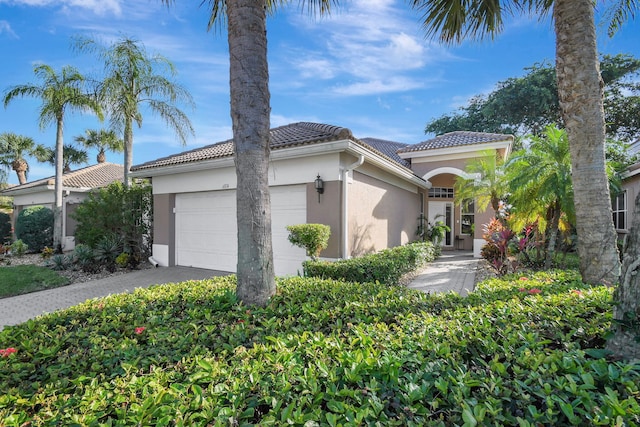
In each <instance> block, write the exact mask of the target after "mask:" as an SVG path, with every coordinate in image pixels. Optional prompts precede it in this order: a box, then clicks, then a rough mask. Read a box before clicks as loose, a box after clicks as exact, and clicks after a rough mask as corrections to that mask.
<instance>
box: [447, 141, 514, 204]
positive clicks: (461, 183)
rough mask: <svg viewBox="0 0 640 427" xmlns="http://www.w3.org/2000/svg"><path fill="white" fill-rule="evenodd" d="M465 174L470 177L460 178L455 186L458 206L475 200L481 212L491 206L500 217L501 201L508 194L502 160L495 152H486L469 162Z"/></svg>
mask: <svg viewBox="0 0 640 427" xmlns="http://www.w3.org/2000/svg"><path fill="white" fill-rule="evenodd" d="M465 173H467V175H468V176H470V177H469V178H466V177H458V178H457V179H456V182H455V184H454V194H455V201H456V204H460V203H464V202H465V201H466V200H475V206H476V207H477V209H478V210H479V211H480V212H482V211H484V210H485V209H486V208H487V207H488V206H489V205H490V206H491V208H492V209H493V211H494V212H495V213H496V215H498V211H499V205H500V200H504V197H505V195H506V194H507V193H508V189H507V179H506V176H505V174H504V161H503V160H502V158H501V157H499V156H498V154H497V153H496V152H495V151H493V150H487V151H484V152H482V153H481V154H480V155H479V156H478V157H476V158H474V159H472V160H471V161H469V163H468V164H467V166H466V167H465Z"/></svg>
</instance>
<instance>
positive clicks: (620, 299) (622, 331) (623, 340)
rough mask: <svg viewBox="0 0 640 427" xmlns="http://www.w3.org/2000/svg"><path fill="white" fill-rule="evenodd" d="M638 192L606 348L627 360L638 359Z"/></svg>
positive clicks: (639, 312)
mask: <svg viewBox="0 0 640 427" xmlns="http://www.w3.org/2000/svg"><path fill="white" fill-rule="evenodd" d="M639 272H640V194H639V195H638V196H637V197H636V202H635V210H634V214H633V223H632V225H631V233H630V234H629V237H628V240H627V248H626V250H625V251H624V259H623V261H622V277H621V280H620V282H621V283H620V285H618V288H617V289H616V292H615V296H614V300H615V301H616V303H617V304H616V305H615V306H614V309H613V319H614V323H613V331H614V336H613V338H611V339H610V340H609V341H608V342H607V349H608V350H611V351H612V352H613V354H614V355H616V356H617V357H620V358H622V359H624V360H628V361H640V342H639V341H638V338H639V337H640V274H638V273H639Z"/></svg>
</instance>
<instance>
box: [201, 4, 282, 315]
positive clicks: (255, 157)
mask: <svg viewBox="0 0 640 427" xmlns="http://www.w3.org/2000/svg"><path fill="white" fill-rule="evenodd" d="M226 5H227V18H228V24H227V27H228V42H229V56H230V89H231V120H232V123H233V142H234V147H235V166H236V176H237V182H238V183H237V195H236V201H237V223H238V271H237V276H238V287H237V291H236V292H237V296H238V298H239V299H240V300H241V301H242V302H243V303H245V304H247V305H260V306H264V305H266V304H267V302H268V301H269V298H270V297H271V296H272V295H273V294H275V290H276V285H275V278H274V270H273V249H272V244H271V201H270V195H269V181H268V169H269V151H270V149H269V127H270V125H269V120H270V117H269V115H270V112H271V107H270V105H269V102H270V96H269V69H268V64H267V32H266V5H265V2H264V1H257V0H227V2H226ZM212 220H214V219H213V218H212Z"/></svg>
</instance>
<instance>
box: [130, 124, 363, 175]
mask: <svg viewBox="0 0 640 427" xmlns="http://www.w3.org/2000/svg"><path fill="white" fill-rule="evenodd" d="M344 139H351V140H354V141H355V138H354V137H353V134H352V133H351V131H350V130H349V129H347V128H343V127H338V126H332V125H326V124H320V123H307V122H299V123H292V124H290V125H286V126H280V127H277V128H273V129H271V149H272V150H275V149H279V148H286V147H295V146H301V145H308V144H316V143H319V142H328V141H340V140H344ZM232 155H233V140H227V141H222V142H218V143H216V144H212V145H206V146H204V147H200V148H196V149H194V150H189V151H184V152H182V153H178V154H173V155H171V156H167V157H162V158H160V159H156V160H152V161H150V162H146V163H142V164H140V165H135V166H133V167H132V168H131V170H132V171H139V170H145V169H152V168H157V167H162V166H173V165H181V164H186V163H193V162H198V161H202V160H211V159H217V158H223V157H230V156H232Z"/></svg>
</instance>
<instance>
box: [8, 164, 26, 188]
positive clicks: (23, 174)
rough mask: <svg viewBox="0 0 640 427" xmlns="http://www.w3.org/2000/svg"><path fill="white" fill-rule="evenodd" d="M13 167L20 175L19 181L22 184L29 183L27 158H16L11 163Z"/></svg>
mask: <svg viewBox="0 0 640 427" xmlns="http://www.w3.org/2000/svg"><path fill="white" fill-rule="evenodd" d="M11 167H12V168H13V170H14V171H15V172H16V175H17V176H18V182H19V183H20V185H22V184H26V183H27V170H28V169H29V165H28V164H27V161H26V160H25V159H16V160H14V161H13V162H12V163H11Z"/></svg>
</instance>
